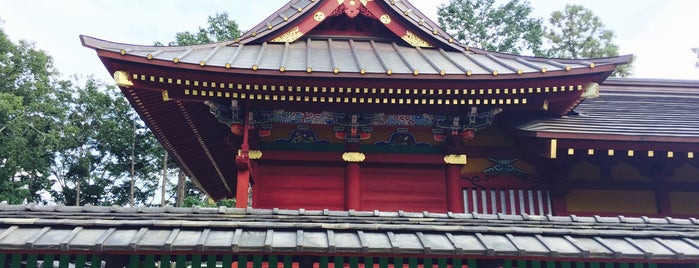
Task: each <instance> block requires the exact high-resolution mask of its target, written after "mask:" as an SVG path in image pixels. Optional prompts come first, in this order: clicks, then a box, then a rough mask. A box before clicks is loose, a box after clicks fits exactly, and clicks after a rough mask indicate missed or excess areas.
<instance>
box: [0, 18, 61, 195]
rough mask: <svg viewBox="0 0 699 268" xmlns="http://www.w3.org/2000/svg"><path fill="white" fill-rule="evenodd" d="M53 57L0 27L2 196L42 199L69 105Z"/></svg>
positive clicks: (0, 183) (0, 159) (0, 181)
mask: <svg viewBox="0 0 699 268" xmlns="http://www.w3.org/2000/svg"><path fill="white" fill-rule="evenodd" d="M57 76H58V75H57V72H56V70H55V69H54V67H53V62H52V59H51V57H49V56H48V55H47V54H46V53H45V52H43V51H41V50H38V49H36V48H35V47H34V45H33V44H31V43H29V42H26V41H20V42H19V43H17V44H15V43H14V42H12V41H11V40H9V38H8V37H7V35H6V34H5V33H4V31H2V29H0V200H5V201H8V202H10V203H22V202H25V201H32V202H35V201H39V196H38V195H37V194H36V192H37V191H38V190H40V189H47V188H48V186H49V185H50V182H49V180H48V175H49V170H50V165H51V160H52V159H53V152H54V151H55V150H56V149H57V148H60V146H61V142H60V140H61V137H62V131H61V128H60V126H61V122H63V120H64V117H63V115H64V112H65V111H66V110H67V109H68V107H67V105H66V104H65V102H63V99H62V98H63V97H64V96H65V95H66V93H65V92H61V91H60V87H58V84H59V82H57V80H58V79H57Z"/></svg>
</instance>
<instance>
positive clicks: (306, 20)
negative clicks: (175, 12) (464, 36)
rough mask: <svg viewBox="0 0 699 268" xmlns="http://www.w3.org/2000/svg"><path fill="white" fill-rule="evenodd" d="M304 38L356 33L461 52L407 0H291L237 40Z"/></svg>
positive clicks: (434, 24)
mask: <svg viewBox="0 0 699 268" xmlns="http://www.w3.org/2000/svg"><path fill="white" fill-rule="evenodd" d="M304 36H322V37H324V38H338V39H342V38H357V37H361V38H367V39H371V40H387V41H393V42H396V43H399V44H402V45H406V46H412V47H434V48H442V49H445V50H449V51H464V50H465V48H464V47H463V46H462V45H459V44H458V43H456V41H455V39H454V38H453V37H451V36H450V35H449V34H447V33H446V32H444V31H443V30H441V29H440V28H439V27H438V26H437V24H436V23H434V22H432V21H431V20H430V19H428V18H427V16H425V15H424V14H422V13H421V12H420V11H418V10H417V9H415V7H414V6H412V5H411V4H410V3H408V2H407V1H395V0H295V1H291V2H290V3H288V4H287V5H285V6H284V7H282V8H281V9H279V10H278V11H277V12H275V13H274V14H272V15H271V16H269V17H268V18H267V19H265V20H264V21H263V22H262V23H260V24H258V25H257V26H255V27H253V28H252V29H251V30H250V31H248V32H247V33H245V34H244V35H243V36H242V37H241V38H240V39H239V40H237V41H238V42H239V43H241V44H259V43H264V42H270V43H293V42H296V41H298V40H300V39H301V37H304Z"/></svg>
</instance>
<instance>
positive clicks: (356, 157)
mask: <svg viewBox="0 0 699 268" xmlns="http://www.w3.org/2000/svg"><path fill="white" fill-rule="evenodd" d="M364 158H365V156H364V154H362V153H344V154H343V155H342V159H343V160H345V162H347V167H346V169H345V209H347V210H350V209H354V210H360V209H361V189H360V188H361V167H360V165H359V163H361V162H362V161H364Z"/></svg>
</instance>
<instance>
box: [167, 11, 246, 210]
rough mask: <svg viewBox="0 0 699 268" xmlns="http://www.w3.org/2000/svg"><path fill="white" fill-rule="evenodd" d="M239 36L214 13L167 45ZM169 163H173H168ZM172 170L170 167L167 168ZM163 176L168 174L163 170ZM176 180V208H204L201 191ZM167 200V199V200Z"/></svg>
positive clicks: (224, 17)
mask: <svg viewBox="0 0 699 268" xmlns="http://www.w3.org/2000/svg"><path fill="white" fill-rule="evenodd" d="M239 36H240V30H239V29H238V23H236V22H235V21H234V20H230V19H229V18H228V13H226V12H223V13H216V15H214V16H209V18H208V26H207V27H206V29H205V28H202V27H199V30H198V31H197V32H196V33H191V32H179V33H177V34H176V35H175V41H174V42H170V43H168V45H171V46H185V45H198V44H205V43H211V42H222V41H227V40H235V39H236V38H238V37H239ZM155 45H156V46H162V45H163V43H161V42H158V41H156V42H155ZM168 162H170V163H172V162H174V161H168ZM169 168H172V167H168V169H169ZM162 172H163V174H168V173H170V172H168V171H166V170H163V171H162ZM177 173H178V174H179V175H178V177H179V178H178V180H177V184H176V185H175V189H174V192H175V200H176V205H178V206H194V205H199V206H206V205H208V204H207V200H208V197H206V196H205V195H204V194H203V193H202V191H200V190H198V189H196V186H195V185H194V183H192V182H191V181H187V180H185V176H184V172H182V171H180V172H177ZM168 199H169V198H168ZM218 204H220V205H230V204H235V203H234V201H231V200H221V201H219V203H218Z"/></svg>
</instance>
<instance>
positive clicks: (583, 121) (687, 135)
mask: <svg viewBox="0 0 699 268" xmlns="http://www.w3.org/2000/svg"><path fill="white" fill-rule="evenodd" d="M600 92H601V93H600V97H599V98H596V99H586V100H585V101H584V102H582V103H581V104H580V105H579V106H578V107H577V108H575V110H574V111H575V112H576V113H578V115H571V116H564V117H547V118H540V119H537V120H527V122H524V123H521V124H520V125H519V126H518V128H519V129H520V130H524V131H526V132H530V133H536V135H537V136H540V137H561V135H564V134H565V135H577V136H578V138H580V139H592V140H595V139H597V140H609V141H614V140H616V141H668V142H694V143H696V142H697V141H699V108H698V105H699V81H671V80H648V79H646V80H639V79H608V80H607V81H605V82H604V84H602V85H601V90H600Z"/></svg>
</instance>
